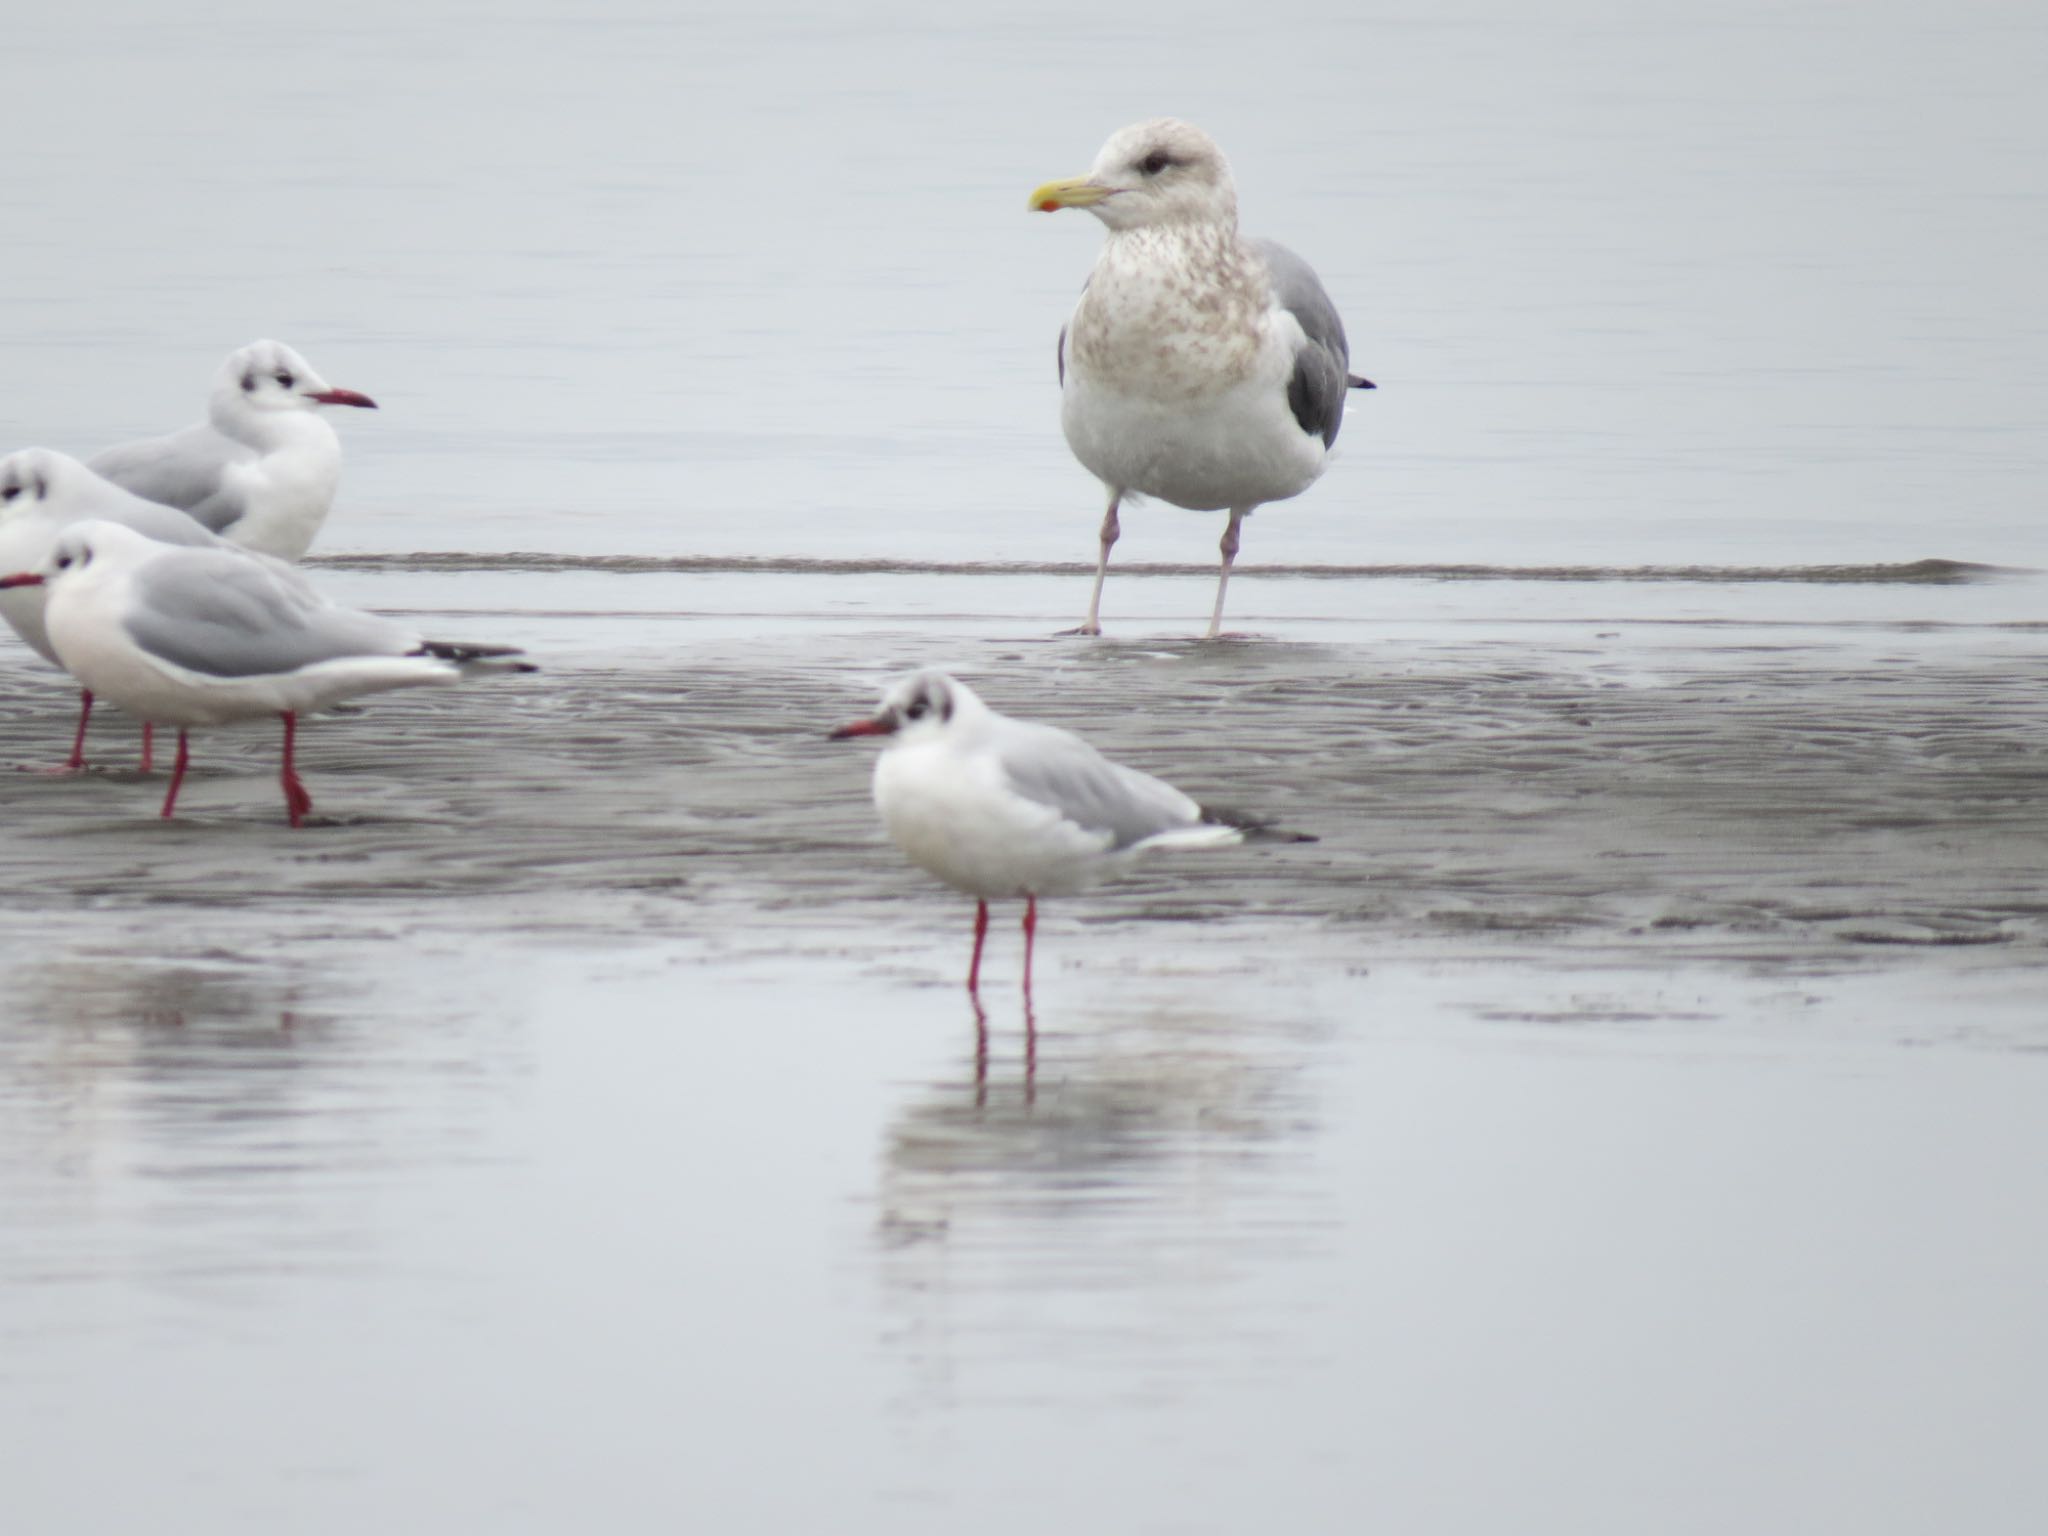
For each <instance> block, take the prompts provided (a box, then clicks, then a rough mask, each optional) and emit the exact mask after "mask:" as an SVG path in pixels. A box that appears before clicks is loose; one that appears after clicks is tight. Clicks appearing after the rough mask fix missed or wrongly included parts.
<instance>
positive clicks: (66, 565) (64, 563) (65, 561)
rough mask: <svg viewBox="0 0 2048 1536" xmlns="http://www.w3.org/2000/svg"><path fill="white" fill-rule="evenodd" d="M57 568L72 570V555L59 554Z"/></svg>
mask: <svg viewBox="0 0 2048 1536" xmlns="http://www.w3.org/2000/svg"><path fill="white" fill-rule="evenodd" d="M57 569H58V570H60V571H68V570H70V569H71V557H70V556H69V555H59V556H58V557H57Z"/></svg>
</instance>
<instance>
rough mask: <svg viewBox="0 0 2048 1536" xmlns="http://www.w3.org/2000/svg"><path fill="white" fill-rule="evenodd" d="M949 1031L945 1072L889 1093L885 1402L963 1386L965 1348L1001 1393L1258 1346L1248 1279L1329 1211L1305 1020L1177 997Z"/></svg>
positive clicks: (1241, 1355) (1232, 1367)
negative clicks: (892, 1387) (958, 1036)
mask: <svg viewBox="0 0 2048 1536" xmlns="http://www.w3.org/2000/svg"><path fill="white" fill-rule="evenodd" d="M1006 1022H1007V1025H1008V1027H1007V1028H1006V1027H1005V1023H1006ZM963 1034H964V1036H965V1048H964V1049H963V1053H962V1059H961V1062H960V1068H959V1071H958V1074H957V1076H954V1077H952V1078H950V1079H948V1080H946V1081H943V1082H937V1083H933V1084H931V1085H929V1086H928V1087H927V1088H926V1089H925V1090H924V1091H923V1092H922V1093H921V1094H916V1095H913V1096H911V1097H910V1098H908V1099H907V1100H906V1102H905V1103H904V1105H903V1106H902V1108H901V1109H900V1110H899V1112H898V1113H897V1115H896V1117H895V1120H894V1123H893V1124H892V1125H891V1126H890V1128H889V1130H888V1132H887V1139H886V1143H885V1147H884V1151H883V1159H882V1171H881V1178H880V1189H879V1193H878V1200H877V1205H878V1215H877V1223H876V1234H875V1235H876V1246H877V1252H878V1256H879V1262H880V1265H881V1271H882V1278H883V1288H884V1293H885V1297H886V1303H885V1304H886V1306H887V1307H888V1309H889V1312H890V1314H891V1316H892V1326H891V1331H890V1341H891V1346H892V1349H893V1350H894V1351H895V1352H897V1353H898V1354H900V1355H901V1356H902V1357H903V1358H904V1360H905V1361H906V1362H907V1363H908V1364H909V1366H910V1368H911V1372H912V1376H913V1379H914V1382H915V1385H914V1387H913V1389H912V1391H911V1402H910V1404H909V1405H908V1406H911V1407H924V1406H933V1405H936V1404H943V1403H947V1402H950V1401H952V1400H954V1398H955V1396H956V1394H958V1393H960V1392H963V1391H965V1392H968V1393H970V1394H971V1393H972V1392H973V1391H974V1390H975V1389H974V1388H973V1386H972V1385H971V1383H970V1382H969V1380H968V1379H967V1378H968V1376H970V1375H971V1373H972V1369H973V1366H974V1364H975V1362H977V1361H991V1362H999V1363H1000V1364H1001V1366H1002V1367H1003V1377H1002V1379H1003V1380H1004V1381H1005V1382H1006V1383H1007V1385H1006V1386H1005V1387H1004V1388H1003V1389H1002V1390H1003V1391H1010V1390H1016V1391H1021V1392H1024V1393H1026V1394H1027V1395H1028V1394H1030V1393H1032V1392H1034V1391H1045V1392H1048V1393H1051V1394H1052V1395H1054V1396H1056V1397H1060V1398H1065V1397H1068V1396H1070V1395H1072V1396H1074V1397H1075V1398H1076V1399H1077V1400H1078V1399H1080V1398H1090V1399H1093V1397H1094V1394H1095V1392H1096V1391H1097V1388H1098V1385H1099V1381H1098V1380H1097V1378H1099V1377H1100V1375H1101V1373H1102V1372H1104V1371H1109V1372H1110V1373H1112V1374H1113V1375H1116V1376H1118V1377H1119V1378H1121V1379H1120V1381H1119V1383H1118V1384H1117V1385H1116V1386H1115V1387H1113V1388H1111V1390H1112V1391H1113V1392H1115V1393H1117V1394H1118V1395H1121V1394H1122V1393H1123V1392H1124V1391H1126V1390H1130V1391H1138V1392H1141V1393H1149V1392H1152V1391H1154V1390H1158V1389H1159V1383H1160V1380H1161V1373H1165V1375H1166V1376H1167V1377H1172V1376H1174V1375H1177V1374H1178V1373H1180V1372H1182V1371H1186V1370H1191V1369H1201V1370H1204V1371H1211V1370H1216V1369H1219V1368H1220V1369H1221V1370H1222V1371H1223V1372H1224V1373H1225V1374H1234V1373H1236V1372H1240V1371H1259V1370H1263V1369H1267V1368H1270V1367H1279V1366H1281V1365H1282V1364H1283V1359H1282V1358H1280V1357H1281V1356H1285V1355H1288V1354H1289V1353H1290V1352H1289V1351H1280V1352H1279V1354H1278V1355H1276V1356H1275V1357H1273V1358H1269V1359H1267V1360H1265V1361H1263V1362H1262V1361H1261V1358H1260V1356H1261V1348H1260V1347H1259V1344H1258V1341H1259V1340H1261V1339H1263V1338H1264V1336H1265V1335H1266V1334H1267V1333H1268V1332H1269V1331H1270V1329H1269V1327H1268V1325H1266V1324H1265V1323H1263V1322H1262V1321H1261V1309H1260V1307H1259V1306H1258V1305H1257V1304H1256V1300H1255V1298H1256V1296H1257V1295H1258V1293H1259V1292H1261V1291H1262V1290H1263V1289H1265V1288H1267V1287H1270V1286H1271V1285H1272V1284H1273V1283H1274V1282H1275V1280H1276V1277H1280V1276H1283V1275H1284V1274H1285V1272H1286V1271H1288V1270H1289V1268H1290V1267H1291V1266H1290V1263H1289V1260H1290V1259H1291V1258H1295V1257H1300V1256H1305V1255H1310V1254H1313V1253H1315V1252H1316V1251H1317V1250H1318V1246H1319V1244H1320V1243H1321V1240H1322V1237H1323V1235H1324V1234H1326V1233H1328V1232H1329V1230H1330V1228H1331V1224H1332V1221H1333V1214H1332V1213H1333V1209H1334V1202H1333V1192H1332V1190H1331V1189H1330V1187H1329V1186H1328V1184H1327V1182H1326V1181H1325V1179H1324V1177H1323V1170H1322V1169H1321V1168H1320V1167H1319V1166H1318V1164H1317V1160H1316V1158H1315V1156H1314V1148H1315V1143H1316V1141H1317V1137H1318V1132H1319V1130H1320V1128H1321V1127H1320V1119H1319V1110H1318V1106H1317V1104H1316V1101H1315V1097H1314V1090H1313V1083H1314V1081H1315V1076H1314V1073H1313V1072H1312V1071H1311V1070H1310V1069H1311V1067H1312V1065H1313V1063H1314V1062H1315V1061H1316V1060H1317V1059H1318V1058H1319V1057H1320V1056H1321V1055H1322V1054H1323V1053H1324V1052H1325V1051H1326V1050H1327V1048H1328V1045H1329V1039H1328V1035H1327V1032H1326V1030H1325V1029H1324V1028H1323V1027H1322V1026H1320V1025H1302V1026H1299V1027H1298V1028H1290V1027H1289V1026H1288V1025H1287V1024H1285V1023H1284V1022H1279V1021H1275V1020H1273V1019H1270V1018H1246V1017H1241V1016H1238V1015H1235V1014H1232V1013H1229V1012H1225V1011H1221V1010H1216V1009H1213V1008H1211V1007H1208V1006H1205V1005H1202V1004H1196V1003H1190V1002H1188V1001H1187V1000H1186V999H1184V998H1182V999H1175V1000H1172V1001H1154V1002H1152V1003H1150V1004H1147V1005H1144V1006H1140V1007H1136V1008H1130V1009H1120V1008H1117V1007H1115V1006H1104V1007H1101V1008H1097V1009H1091V1010H1087V1011H1081V1010H1074V1011H1070V1012H1067V1013H1064V1014H1062V1015H1060V1016H1058V1017H1057V1018H1052V1017H1048V1016H1046V1015H1043V1014H1042V1015H1041V1016H1040V1017H1039V1018H1038V1019H1037V1021H1036V1028H1035V1029H1026V1028H1023V1027H1021V1025H1020V1023H1019V1021H1017V1020H1014V1019H1012V1020H1009V1021H1004V1020H1001V1019H1000V1018H999V1019H997V1020H995V1021H992V1023H991V1026H990V1028H989V1031H988V1033H987V1034H986V1035H983V1034H981V1033H979V1032H978V1031H976V1030H975V1029H974V1027H973V1025H972V1023H971V1022H968V1023H967V1024H966V1027H965V1028H964V1029H963ZM1248 1346H1249V1347H1248ZM1041 1367H1043V1368H1045V1369H1048V1370H1054V1371H1058V1370H1065V1371H1069V1372H1074V1373H1078V1374H1075V1375H1071V1376H1062V1377H1058V1378H1057V1379H1055V1378H1052V1377H1045V1378H1040V1377H1036V1376H1035V1375H1034V1373H1035V1371H1036V1370H1037V1369H1038V1368H1041ZM1020 1368H1021V1372H1022V1374H1021V1375H1020V1374H1019V1371H1020ZM1084 1382H1086V1383H1089V1384H1088V1385H1087V1386H1085V1387H1084V1386H1083V1385H1082V1384H1083V1383H1084ZM982 1389H983V1390H988V1389H989V1388H988V1386H987V1383H984V1384H983V1388H982Z"/></svg>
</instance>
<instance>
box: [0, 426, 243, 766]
mask: <svg viewBox="0 0 2048 1536" xmlns="http://www.w3.org/2000/svg"><path fill="white" fill-rule="evenodd" d="M87 518H99V519H102V520H104V521H107V522H114V523H119V524H121V525H122V526H123V527H126V528H132V529H134V530H135V531H136V532H137V533H139V534H142V535H144V536H145V537H148V538H152V539H156V540H158V541H159V542H161V543H165V544H187V545H195V546H197V545H212V544H218V543H220V542H221V541H220V540H218V539H216V538H215V537H214V536H213V535H212V534H211V533H208V532H207V531H206V529H204V528H203V527H201V526H200V525H199V524H198V523H197V522H195V521H193V519H192V518H191V517H190V516H189V515H187V514H186V513H183V512H180V511H178V510H177V509H176V508H175V507H166V506H163V505H161V504H159V503H157V502H154V501H144V500H143V499H142V498H141V497H139V496H132V495H130V494H129V493H128V492H127V491H124V490H122V489H121V488H120V487H119V486H117V485H113V484H111V483H109V482H108V481H106V480H103V479H101V478H100V477H99V476H98V475H96V474H94V473H93V472H92V471H91V470H90V469H88V468H86V467H85V465H83V464H81V463H79V462H78V460H76V459H74V458H71V457H70V456H69V455H67V454H62V453H58V452H57V451H56V450H55V449H51V448H23V449H21V450H19V451H18V452H15V453H11V454H9V455H8V456H7V457H6V458H4V459H0V574H5V573H7V572H9V571H34V570H39V569H40V568H41V567H42V565H43V563H44V562H45V561H46V560H48V559H49V557H50V552H51V551H52V550H53V549H55V548H56V546H57V539H58V537H59V536H60V535H61V534H62V533H63V532H64V530H65V529H66V528H69V527H70V526H71V525H72V524H73V523H77V522H82V521H84V520H85V519H87ZM47 598H48V594H47V593H46V592H45V591H44V590H43V588H42V587H40V586H26V587H17V588H13V589H10V590H8V591H0V619H5V620H6V621H7V624H8V626H9V627H10V628H11V629H13V631H14V632H15V633H16V634H17V635H19V636H21V638H22V640H23V641H25V642H26V643H27V644H28V646H29V647H30V649H32V650H33V651H35V653H36V654H37V655H39V656H41V657H42V658H43V659H44V660H45V661H47V662H49V663H51V664H52V665H53V666H62V665H63V663H62V662H61V661H59V660H58V659H57V652H56V649H55V647H53V646H52V645H51V644H50V636H49V632H48V630H47V628H46V627H45V624H44V620H43V608H44V604H45V602H46V601H47ZM92 703H93V696H92V690H91V689H87V690H86V691H85V694H84V697H83V700H82V703H81V707H80V710H79V715H78V732H77V734H76V736H74V737H73V739H72V743H71V756H70V757H69V758H67V759H66V760H65V762H64V767H65V768H66V769H69V770H72V771H74V772H75V771H76V770H78V769H80V768H83V767H84V766H85V732H86V726H87V724H88V723H89V722H90V720H91V718H92ZM149 757H150V753H149V738H148V735H147V727H145V734H144V737H143V771H144V772H145V773H147V772H148V771H149Z"/></svg>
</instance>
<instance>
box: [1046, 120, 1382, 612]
mask: <svg viewBox="0 0 2048 1536" xmlns="http://www.w3.org/2000/svg"><path fill="white" fill-rule="evenodd" d="M1031 206H1032V207H1033V208H1037V209H1040V210H1042V211H1044V212H1047V213H1051V212H1053V211H1054V210H1056V209H1060V208H1086V209H1087V210H1088V211H1089V212H1090V213H1092V214H1094V215H1095V216H1096V217H1097V218H1098V219H1100V220H1102V222H1103V223H1104V224H1106V225H1107V226H1108V227H1109V238H1108V239H1107V240H1106V241H1105V242H1104V243H1103V248H1102V254H1101V256H1099V257H1098V258H1097V259H1096V262H1095V268H1094V270H1093V271H1092V272H1091V273H1090V274H1089V276H1088V283H1087V286H1086V287H1085V288H1084V289H1083V290H1082V293H1081V298H1080V302H1079V303H1078V304H1076V305H1075V307H1074V313H1073V316H1072V318H1071V319H1069V320H1068V322H1067V324H1066V326H1065V327H1064V328H1063V329H1062V330H1061V332H1060V343H1059V370H1060V388H1061V402H1060V425H1061V426H1062V427H1063V428H1064V429H1065V430H1066V435H1067V443H1068V445H1069V446H1070V447H1072V449H1073V450H1074V456H1075V457H1076V458H1078V459H1079V460H1080V461H1081V463H1082V464H1083V465H1084V466H1086V467H1087V469H1088V470H1089V471H1090V472H1091V473H1092V474H1094V475H1095V476H1096V478H1097V479H1099V480H1101V481H1102V483H1103V486H1104V488H1105V489H1106V490H1107V491H1108V493H1109V511H1108V512H1107V513H1106V514H1105V515H1104V516H1103V519H1102V533H1101V554H1100V556H1099V558H1098V560H1097V563H1096V567H1095V588H1094V591H1093V592H1092V594H1091V595H1090V596H1089V599H1088V617H1087V619H1086V620H1085V621H1084V622H1083V623H1082V625H1081V629H1080V632H1081V633H1083V634H1090V635H1093V634H1100V633H1101V632H1102V622H1101V608H1102V582H1103V577H1104V576H1105V575H1106V574H1107V573H1108V570H1109V551H1110V548H1111V547H1112V546H1113V545H1114V544H1115V543H1116V541H1117V535H1118V534H1119V533H1120V532H1121V531H1122V530H1121V528H1120V526H1119V524H1118V522H1117V508H1118V507H1119V506H1120V505H1121V504H1122V503H1123V501H1124V499H1125V498H1126V497H1129V496H1156V497H1158V498H1159V499H1160V500H1162V501H1170V502H1172V503H1173V504H1174V505H1176V506H1180V507H1186V508H1188V509H1190V510H1191V511H1197V512H1213V511H1222V510H1226V509H1227V510H1228V511H1229V513H1230V521H1229V523H1228V524H1227V525H1226V526H1225V528H1224V530H1223V539H1222V543H1221V545H1220V548H1221V550H1222V554H1223V567H1222V571H1221V574H1220V575H1219V576H1218V578H1217V582H1216V607H1215V611H1214V613H1213V614H1212V615H1211V616H1210V619H1209V637H1210V638H1211V639H1214V638H1215V637H1216V635H1217V634H1218V633H1219V632H1220V630H1221V628H1222V624H1223V593H1224V589H1225V587H1226V586H1228V584H1229V582H1230V567H1231V562H1232V561H1233V560H1235V559H1236V558H1237V550H1238V528H1239V525H1240V524H1242V523H1243V521H1244V520H1245V518H1246V517H1248V516H1250V515H1251V513H1252V510H1253V509H1254V508H1256V507H1258V506H1260V505H1262V504H1264V503H1266V502H1269V501H1281V500H1284V499H1286V498H1287V497H1289V496H1298V495H1300V494H1301V492H1303V491H1305V490H1307V489H1308V487H1309V486H1311V485H1312V484H1314V483H1315V480H1316V477H1317V476H1319V475H1320V474H1322V472H1323V467H1324V465H1325V463H1326V462H1327V461H1328V457H1329V452H1330V449H1331V448H1332V447H1333V446H1334V445H1335V443H1336V441H1337V433H1338V430H1339V429H1340V428H1341V427H1342V426H1343V424H1344V405H1345V400H1346V397H1347V391H1348V390H1351V389H1370V388H1372V384H1371V383H1370V381H1368V380H1366V379H1361V378H1359V377H1357V376H1356V375H1354V374H1353V373H1351V371H1350V367H1351V354H1350V348H1349V346H1348V345H1347V344H1346V342H1345V340H1344V324H1343V322H1342V321H1341V320H1339V319H1338V317H1337V310H1336V306H1335V305H1333V304H1332V303H1331V302H1330V296H1329V295H1328V294H1327V293H1326V292H1324V291H1323V285H1322V283H1321V282H1320V281H1319V280H1318V279H1317V277H1316V274H1315V271H1314V269H1313V268H1311V267H1310V266H1309V264H1308V263H1307V262H1305V261H1303V260H1302V259H1301V258H1300V257H1299V256H1297V255H1295V254H1294V253H1293V252H1292V251H1290V250H1288V249H1287V248H1286V247H1284V246H1281V245H1276V244H1274V243H1273V242H1272V241H1270V240H1247V239H1244V238H1242V237H1241V236H1240V235H1239V234H1238V230H1237V193H1236V191H1235V189H1234V188H1233V186H1232V184H1231V179H1230V166H1229V164H1228V163H1227V162H1226V161H1225V160H1224V158H1223V152H1222V151H1221V150H1219V149H1218V148H1217V147H1216V144H1215V142H1214V141H1213V140H1211V139H1210V137H1209V136H1208V135H1207V134H1205V133H1203V132H1202V131H1201V130H1200V129H1199V128H1196V127H1194V126H1193V125H1192V124H1189V123H1184V122H1181V121H1179V120H1178V119H1176V118H1170V117H1162V118H1154V119H1152V120H1150V121H1148V122H1142V123H1134V124H1132V125H1131V126H1130V127H1128V128H1123V129H1119V130H1118V131H1117V132H1116V133H1114V134H1111V135H1110V138H1109V142H1108V143H1106V144H1104V145H1103V146H1102V152H1101V153H1100V154H1098V155H1097V156H1096V157H1095V165H1094V168H1093V169H1092V170H1090V171H1089V173H1088V174H1087V175H1086V176H1078V177H1074V178H1072V179H1070V180H1066V181H1050V182H1047V183H1046V184H1045V185H1044V186H1041V187H1040V188H1038V190H1036V191H1035V192H1033V193H1032V194H1031Z"/></svg>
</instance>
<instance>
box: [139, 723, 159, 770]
mask: <svg viewBox="0 0 2048 1536" xmlns="http://www.w3.org/2000/svg"><path fill="white" fill-rule="evenodd" d="M154 767H156V724H155V722H154V721H150V720H145V721H143V722H142V762H141V764H140V769H141V771H142V772H143V773H148V772H149V771H150V770H151V769H152V768H154Z"/></svg>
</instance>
